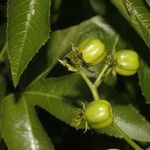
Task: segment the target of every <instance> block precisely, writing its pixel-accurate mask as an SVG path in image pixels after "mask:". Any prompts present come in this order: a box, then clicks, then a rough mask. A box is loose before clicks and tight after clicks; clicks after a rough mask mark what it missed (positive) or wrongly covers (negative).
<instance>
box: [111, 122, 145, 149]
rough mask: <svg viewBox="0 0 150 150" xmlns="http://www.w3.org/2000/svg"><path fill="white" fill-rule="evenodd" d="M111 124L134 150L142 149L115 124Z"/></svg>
mask: <svg viewBox="0 0 150 150" xmlns="http://www.w3.org/2000/svg"><path fill="white" fill-rule="evenodd" d="M112 126H113V127H114V128H115V129H116V130H117V131H118V132H119V133H120V135H121V136H122V137H123V138H124V140H126V141H127V142H128V143H129V144H130V145H131V146H132V147H133V148H134V149H135V150H143V149H142V148H141V147H140V146H138V145H137V144H136V143H135V142H134V141H133V140H131V139H130V137H129V136H128V135H127V134H126V133H125V132H124V131H123V130H122V129H121V128H120V127H119V126H118V125H117V124H116V123H113V124H112Z"/></svg>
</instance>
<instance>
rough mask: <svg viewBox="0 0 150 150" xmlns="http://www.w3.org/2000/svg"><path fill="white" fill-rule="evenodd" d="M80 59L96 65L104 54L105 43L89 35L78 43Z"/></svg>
mask: <svg viewBox="0 0 150 150" xmlns="http://www.w3.org/2000/svg"><path fill="white" fill-rule="evenodd" d="M78 48H79V51H80V52H81V55H82V59H83V60H84V61H85V62H86V63H87V64H90V65H96V64H98V63H99V62H101V61H102V60H103V59H104V57H105V56H106V49H105V45H104V44H103V43H102V42H101V41H100V40H99V39H97V38H94V37H91V38H88V39H86V40H84V41H83V42H82V43H81V44H80V45H79V47H78Z"/></svg>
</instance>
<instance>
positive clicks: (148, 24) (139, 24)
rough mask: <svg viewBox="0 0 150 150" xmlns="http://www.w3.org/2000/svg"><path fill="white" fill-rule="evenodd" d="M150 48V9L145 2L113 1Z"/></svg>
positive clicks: (137, 0)
mask: <svg viewBox="0 0 150 150" xmlns="http://www.w3.org/2000/svg"><path fill="white" fill-rule="evenodd" d="M111 1H112V3H113V4H114V5H115V6H116V7H117V9H118V10H119V11H120V13H121V14H122V15H123V16H124V17H125V18H126V19H127V20H128V22H129V23H130V24H131V25H132V26H133V27H134V28H135V30H136V31H137V32H138V33H139V35H140V36H141V37H142V39H143V40H144V41H145V43H146V44H147V46H148V47H150V9H149V8H148V7H147V6H146V4H145V2H144V0H111Z"/></svg>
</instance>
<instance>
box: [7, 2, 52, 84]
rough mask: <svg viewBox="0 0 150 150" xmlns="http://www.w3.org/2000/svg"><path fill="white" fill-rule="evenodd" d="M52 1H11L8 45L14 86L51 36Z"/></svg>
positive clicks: (9, 6)
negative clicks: (50, 16) (50, 15)
mask: <svg viewBox="0 0 150 150" xmlns="http://www.w3.org/2000/svg"><path fill="white" fill-rule="evenodd" d="M49 14H50V0H39V1H37V0H26V1H23V0H18V1H15V0H9V2H8V27H7V42H8V56H9V60H10V64H11V72H12V77H13V83H14V86H17V84H18V82H19V79H20V76H21V74H22V73H23V71H24V70H25V68H26V67H27V65H28V63H29V61H30V60H31V59H32V57H33V56H34V55H35V53H37V52H38V49H39V48H40V47H41V46H42V45H43V44H44V43H45V42H46V41H47V39H48V36H49V27H50V24H49Z"/></svg>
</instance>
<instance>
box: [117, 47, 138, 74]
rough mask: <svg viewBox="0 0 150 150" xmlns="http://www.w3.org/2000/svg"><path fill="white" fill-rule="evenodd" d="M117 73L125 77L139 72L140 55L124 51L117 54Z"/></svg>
mask: <svg viewBox="0 0 150 150" xmlns="http://www.w3.org/2000/svg"><path fill="white" fill-rule="evenodd" d="M115 60H116V65H115V71H116V72H117V73H118V74H120V75H123V76H130V75H133V74H135V73H136V72H137V69H138V67H139V58H138V54H137V53H136V52H135V51H132V50H128V49H123V50H119V51H117V52H116V53H115Z"/></svg>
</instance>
